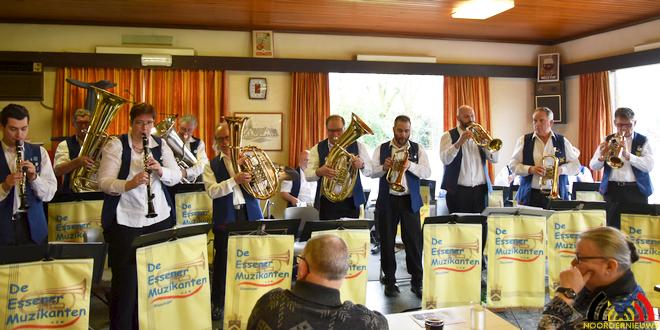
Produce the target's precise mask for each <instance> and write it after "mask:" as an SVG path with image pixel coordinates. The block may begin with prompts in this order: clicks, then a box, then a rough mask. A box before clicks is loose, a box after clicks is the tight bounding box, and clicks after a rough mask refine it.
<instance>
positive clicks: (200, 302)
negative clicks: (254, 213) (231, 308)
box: [136, 235, 212, 330]
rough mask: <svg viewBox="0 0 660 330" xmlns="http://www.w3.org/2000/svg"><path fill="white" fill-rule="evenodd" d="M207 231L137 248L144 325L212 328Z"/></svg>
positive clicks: (139, 302) (144, 326) (144, 328)
mask: <svg viewBox="0 0 660 330" xmlns="http://www.w3.org/2000/svg"><path fill="white" fill-rule="evenodd" d="M207 260H208V256H207V254H206V235H197V236H191V237H186V238H181V239H178V240H175V241H170V242H165V243H159V244H154V245H150V246H147V247H142V248H139V249H137V252H136V264H137V276H138V311H139V322H140V329H143V330H150V329H153V330H160V329H203V330H206V329H209V330H210V329H212V326H211V290H210V284H211V282H210V280H209V268H208V262H207Z"/></svg>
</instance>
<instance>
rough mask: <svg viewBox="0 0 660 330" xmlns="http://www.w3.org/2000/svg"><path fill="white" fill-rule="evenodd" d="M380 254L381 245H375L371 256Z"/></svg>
mask: <svg viewBox="0 0 660 330" xmlns="http://www.w3.org/2000/svg"><path fill="white" fill-rule="evenodd" d="M379 253H380V244H374V247H372V248H371V254H379Z"/></svg>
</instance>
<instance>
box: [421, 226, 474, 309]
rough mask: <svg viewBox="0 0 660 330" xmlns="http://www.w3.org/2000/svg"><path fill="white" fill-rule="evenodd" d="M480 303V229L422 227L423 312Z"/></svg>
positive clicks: (466, 227)
mask: <svg viewBox="0 0 660 330" xmlns="http://www.w3.org/2000/svg"><path fill="white" fill-rule="evenodd" d="M479 301H481V225H479V224H428V225H425V226H424V295H423V296H422V308H423V309H434V308H440V307H449V306H458V305H466V304H470V303H478V302H479Z"/></svg>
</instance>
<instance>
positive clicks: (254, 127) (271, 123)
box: [234, 112, 284, 151]
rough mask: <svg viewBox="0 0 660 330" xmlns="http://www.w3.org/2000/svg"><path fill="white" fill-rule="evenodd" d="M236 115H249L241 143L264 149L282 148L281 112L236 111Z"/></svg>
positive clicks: (276, 149)
mask: <svg viewBox="0 0 660 330" xmlns="http://www.w3.org/2000/svg"><path fill="white" fill-rule="evenodd" d="M234 115H235V116H240V117H248V118H249V119H248V120H247V121H246V122H245V124H244V125H243V138H242V141H241V145H243V146H250V145H251V146H256V147H259V148H261V149H263V150H269V151H280V150H282V118H283V117H284V114H282V113H281V112H236V113H234Z"/></svg>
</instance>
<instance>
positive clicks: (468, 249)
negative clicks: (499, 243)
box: [443, 239, 480, 259]
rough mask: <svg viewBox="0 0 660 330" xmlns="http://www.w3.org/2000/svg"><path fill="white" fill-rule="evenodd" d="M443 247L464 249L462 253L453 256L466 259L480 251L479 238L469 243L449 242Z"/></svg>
mask: <svg viewBox="0 0 660 330" xmlns="http://www.w3.org/2000/svg"><path fill="white" fill-rule="evenodd" d="M443 248H445V249H463V250H464V251H465V252H464V253H463V254H462V255H461V254H458V253H457V254H452V257H454V258H456V259H464V258H467V257H472V256H473V255H475V254H478V253H479V249H480V246H479V240H477V239H475V240H474V242H469V243H453V244H447V245H444V246H443Z"/></svg>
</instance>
